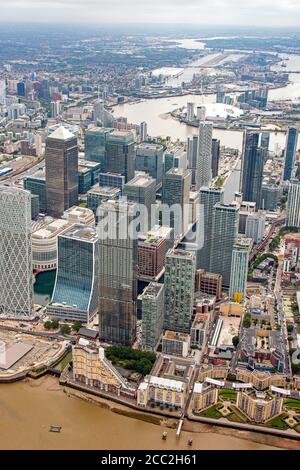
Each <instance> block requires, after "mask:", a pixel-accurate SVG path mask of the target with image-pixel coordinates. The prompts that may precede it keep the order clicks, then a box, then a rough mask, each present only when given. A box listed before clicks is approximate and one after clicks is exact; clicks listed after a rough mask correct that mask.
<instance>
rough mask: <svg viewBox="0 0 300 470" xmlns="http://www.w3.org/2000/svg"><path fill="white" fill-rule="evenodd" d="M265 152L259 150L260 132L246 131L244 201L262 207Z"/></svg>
mask: <svg viewBox="0 0 300 470" xmlns="http://www.w3.org/2000/svg"><path fill="white" fill-rule="evenodd" d="M264 152H265V151H264V150H263V151H262V150H261V149H260V148H259V132H249V131H246V132H245V134H244V142H243V158H242V174H241V176H242V188H241V191H242V193H243V199H244V201H252V202H256V206H257V207H260V203H261V190H262V179H263V169H264Z"/></svg>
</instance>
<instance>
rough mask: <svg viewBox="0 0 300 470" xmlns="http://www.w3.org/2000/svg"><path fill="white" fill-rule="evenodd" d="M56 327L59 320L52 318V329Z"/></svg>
mask: <svg viewBox="0 0 300 470" xmlns="http://www.w3.org/2000/svg"><path fill="white" fill-rule="evenodd" d="M58 327H59V321H58V320H57V319H56V318H55V319H54V320H52V329H53V330H57V328H58Z"/></svg>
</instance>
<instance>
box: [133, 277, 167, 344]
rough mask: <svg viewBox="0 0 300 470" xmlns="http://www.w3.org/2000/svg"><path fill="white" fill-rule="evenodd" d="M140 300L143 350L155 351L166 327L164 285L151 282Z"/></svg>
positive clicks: (140, 296)
mask: <svg viewBox="0 0 300 470" xmlns="http://www.w3.org/2000/svg"><path fill="white" fill-rule="evenodd" d="M138 299H139V300H140V301H141V304H142V348H143V349H144V350H145V351H154V350H155V349H156V347H157V344H158V342H159V339H160V337H161V334H162V330H163V325H164V285H163V284H159V283H157V282H150V284H148V286H147V287H145V289H144V291H143V293H142V294H140V295H139V297H138Z"/></svg>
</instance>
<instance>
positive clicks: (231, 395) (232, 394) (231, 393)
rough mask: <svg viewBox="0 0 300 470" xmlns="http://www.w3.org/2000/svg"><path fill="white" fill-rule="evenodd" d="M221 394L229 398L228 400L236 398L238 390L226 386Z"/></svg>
mask: <svg viewBox="0 0 300 470" xmlns="http://www.w3.org/2000/svg"><path fill="white" fill-rule="evenodd" d="M219 396H221V397H223V398H227V400H233V401H235V400H236V396H237V392H236V391H235V390H230V389H228V388H224V389H223V390H220V392H219Z"/></svg>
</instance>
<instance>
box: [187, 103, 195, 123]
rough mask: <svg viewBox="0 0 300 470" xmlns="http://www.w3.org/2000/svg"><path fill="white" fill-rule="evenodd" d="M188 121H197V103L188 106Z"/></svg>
mask: <svg viewBox="0 0 300 470" xmlns="http://www.w3.org/2000/svg"><path fill="white" fill-rule="evenodd" d="M186 119H187V120H188V121H193V120H194V119H195V103H188V104H187V112H186Z"/></svg>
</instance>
